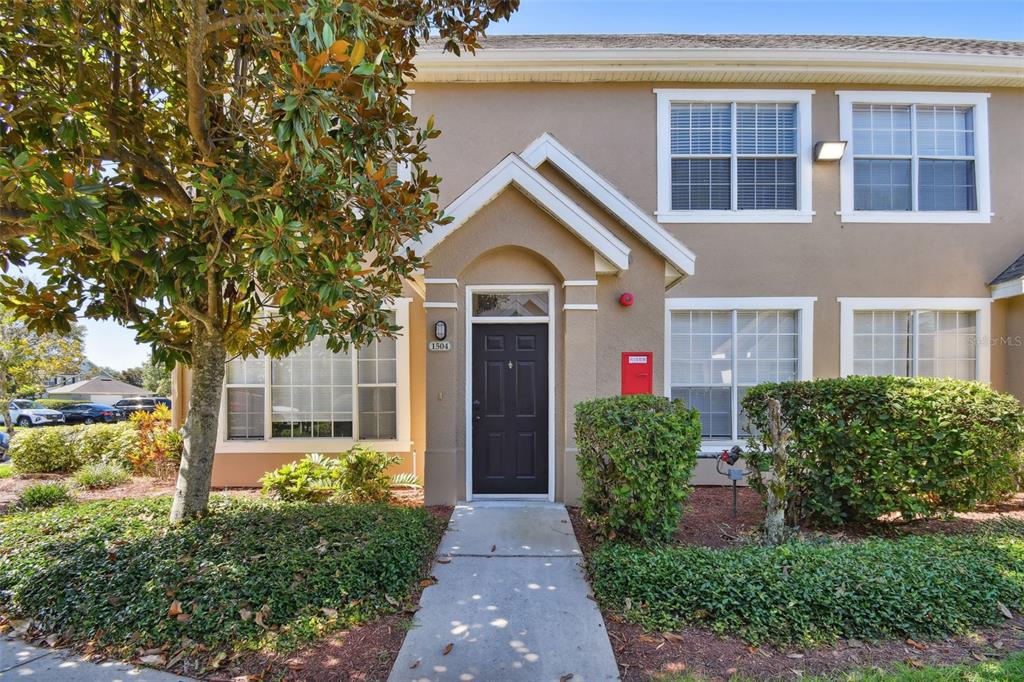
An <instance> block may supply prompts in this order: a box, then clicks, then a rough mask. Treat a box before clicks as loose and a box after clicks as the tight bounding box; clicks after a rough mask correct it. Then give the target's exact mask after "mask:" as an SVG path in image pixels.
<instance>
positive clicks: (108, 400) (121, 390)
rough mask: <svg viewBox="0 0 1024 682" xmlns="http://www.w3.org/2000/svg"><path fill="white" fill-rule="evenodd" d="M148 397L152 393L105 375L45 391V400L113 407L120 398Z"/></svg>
mask: <svg viewBox="0 0 1024 682" xmlns="http://www.w3.org/2000/svg"><path fill="white" fill-rule="evenodd" d="M149 395H153V392H152V391H147V390H146V389H144V388H139V387H138V386H133V385H131V384H126V383H125V382H123V381H118V380H117V379H111V378H110V377H108V376H105V375H100V376H98V377H93V378H92V379H85V380H83V381H78V382H75V383H73V384H68V385H66V386H57V387H56V388H49V389H47V390H46V397H47V398H59V399H61V400H84V401H86V402H90V403H100V404H101V405H113V404H114V403H116V402H117V401H118V400H121V399H122V398H134V397H136V396H149Z"/></svg>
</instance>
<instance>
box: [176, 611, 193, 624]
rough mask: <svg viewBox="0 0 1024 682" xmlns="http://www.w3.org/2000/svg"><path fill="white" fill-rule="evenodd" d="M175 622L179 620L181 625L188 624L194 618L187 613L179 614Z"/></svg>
mask: <svg viewBox="0 0 1024 682" xmlns="http://www.w3.org/2000/svg"><path fill="white" fill-rule="evenodd" d="M175 620H177V621H178V622H179V623H187V622H189V621H190V620H192V616H190V615H188V614H187V613H179V614H178V616H177V618H175Z"/></svg>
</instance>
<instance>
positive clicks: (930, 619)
mask: <svg viewBox="0 0 1024 682" xmlns="http://www.w3.org/2000/svg"><path fill="white" fill-rule="evenodd" d="M589 568H590V572H591V575H592V577H593V584H594V592H595V594H596V595H597V597H598V599H599V601H600V602H601V603H602V605H603V606H604V607H605V608H606V609H609V610H611V611H614V612H617V613H621V614H622V615H623V616H624V617H625V618H626V619H627V620H628V621H631V622H635V623H639V624H641V625H643V626H645V627H648V628H652V629H659V630H672V629H675V628H677V627H681V626H683V625H698V626H705V627H709V628H711V629H712V630H713V631H714V632H715V633H717V634H721V635H729V636H735V637H740V638H742V639H744V640H746V641H748V642H750V643H752V644H762V643H769V644H779V645H786V644H791V643H800V644H807V645H813V644H818V643H823V642H831V641H833V640H835V639H836V638H839V637H845V638H857V639H869V640H876V639H887V638H890V637H907V636H909V637H913V638H915V639H930V638H937V637H944V636H948V635H950V634H956V633H962V632H965V631H968V630H970V629H972V628H975V627H978V626H983V625H992V624H995V623H999V622H1002V621H1003V619H1004V615H1003V609H1004V608H1009V609H1014V610H1019V609H1020V608H1021V607H1022V606H1024V523H1022V522H1019V521H1016V522H1009V521H1007V522H1001V523H995V524H992V525H991V526H990V527H989V528H987V529H985V530H984V531H982V532H980V533H978V534H976V535H971V536H941V535H935V536H927V537H924V536H922V537H904V538H900V539H895V540H881V539H872V540H864V541H861V542H823V543H822V542H818V543H812V542H791V543H789V544H786V545H783V546H780V547H760V546H747V547H739V548H730V549H721V550H715V549H708V548H702V547H691V546H670V545H660V546H657V545H655V546H634V545H627V544H622V543H614V542H613V543H606V544H604V545H602V546H600V547H599V548H598V549H597V550H596V551H595V552H594V553H593V555H592V556H591V557H590V562H589Z"/></svg>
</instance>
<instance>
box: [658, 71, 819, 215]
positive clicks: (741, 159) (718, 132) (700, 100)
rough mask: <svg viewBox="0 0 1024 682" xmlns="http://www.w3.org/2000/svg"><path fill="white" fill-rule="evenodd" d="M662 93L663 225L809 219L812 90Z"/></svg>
mask: <svg viewBox="0 0 1024 682" xmlns="http://www.w3.org/2000/svg"><path fill="white" fill-rule="evenodd" d="M656 92H657V94H658V220H659V221H660V222H762V221H764V222H810V219H811V210H810V206H811V203H810V183H811V177H810V158H809V155H808V150H809V148H810V126H809V124H808V122H809V120H810V106H811V105H810V96H811V92H810V91H804V90H778V91H775V90H772V91H765V90H746V91H743V90H740V91H722V90H657V91H656Z"/></svg>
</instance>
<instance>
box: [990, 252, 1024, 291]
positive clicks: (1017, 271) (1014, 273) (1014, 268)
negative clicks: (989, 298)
mask: <svg viewBox="0 0 1024 682" xmlns="http://www.w3.org/2000/svg"><path fill="white" fill-rule="evenodd" d="M1018 279H1024V253H1022V254H1021V255H1020V258H1018V259H1017V260H1015V261H1013V262H1012V263H1010V267H1008V268H1006V269H1005V270H1003V271H1002V272H1001V273H999V276H998V277H996V278H995V279H994V280H992V281H991V282H989V285H990V286H995V285H997V284H1002V283H1003V282H1012V281H1014V280H1018Z"/></svg>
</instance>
